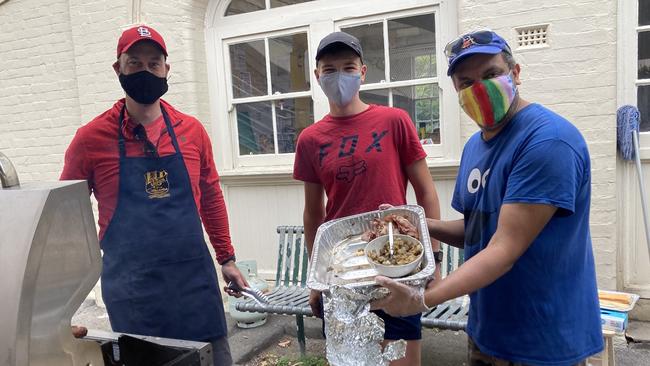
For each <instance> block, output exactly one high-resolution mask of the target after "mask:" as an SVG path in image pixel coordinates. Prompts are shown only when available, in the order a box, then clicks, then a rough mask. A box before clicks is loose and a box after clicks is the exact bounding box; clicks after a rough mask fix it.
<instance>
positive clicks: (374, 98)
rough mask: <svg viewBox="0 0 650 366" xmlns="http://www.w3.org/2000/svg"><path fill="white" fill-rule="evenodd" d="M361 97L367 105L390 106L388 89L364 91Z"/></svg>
mask: <svg viewBox="0 0 650 366" xmlns="http://www.w3.org/2000/svg"><path fill="white" fill-rule="evenodd" d="M359 96H360V97H361V100H363V101H364V102H365V103H368V104H379V105H385V106H388V89H379V90H362V91H361V92H360V93H359Z"/></svg>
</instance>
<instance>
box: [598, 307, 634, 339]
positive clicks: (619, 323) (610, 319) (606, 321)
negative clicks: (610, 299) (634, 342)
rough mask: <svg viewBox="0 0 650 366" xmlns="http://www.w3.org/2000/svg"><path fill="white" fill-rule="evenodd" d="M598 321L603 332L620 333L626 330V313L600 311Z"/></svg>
mask: <svg viewBox="0 0 650 366" xmlns="http://www.w3.org/2000/svg"><path fill="white" fill-rule="evenodd" d="M600 320H601V324H602V326H603V330H611V331H614V332H618V333H622V332H624V331H625V328H627V313H623V312H620V311H613V310H606V309H600Z"/></svg>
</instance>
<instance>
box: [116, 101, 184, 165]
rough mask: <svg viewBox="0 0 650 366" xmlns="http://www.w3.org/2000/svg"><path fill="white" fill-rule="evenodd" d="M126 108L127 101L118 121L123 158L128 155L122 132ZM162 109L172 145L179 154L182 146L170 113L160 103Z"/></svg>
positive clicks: (119, 142) (121, 155)
mask: <svg viewBox="0 0 650 366" xmlns="http://www.w3.org/2000/svg"><path fill="white" fill-rule="evenodd" d="M125 110H126V103H124V105H123V106H122V109H121V110H120V118H119V123H118V145H119V149H120V158H123V157H125V156H126V147H125V143H124V133H123V132H122V128H123V127H124V126H123V125H124V111H125ZM160 111H161V112H162V115H163V119H164V120H165V126H166V127H167V133H169V137H171V139H172V145H174V150H175V151H176V153H177V154H180V153H181V148H180V147H179V146H178V140H176V133H175V132H174V128H173V127H172V123H171V121H170V119H169V115H168V114H167V111H165V108H164V107H163V106H162V104H160Z"/></svg>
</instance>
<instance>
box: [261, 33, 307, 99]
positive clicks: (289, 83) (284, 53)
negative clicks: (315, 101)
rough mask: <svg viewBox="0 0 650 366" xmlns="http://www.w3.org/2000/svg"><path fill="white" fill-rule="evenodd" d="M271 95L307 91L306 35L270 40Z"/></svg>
mask: <svg viewBox="0 0 650 366" xmlns="http://www.w3.org/2000/svg"><path fill="white" fill-rule="evenodd" d="M269 53H270V58H271V85H272V87H273V93H276V92H280V93H288V92H296V91H304V90H309V76H308V75H309V70H310V69H309V54H308V51H307V33H300V34H294V35H290V36H284V37H278V38H270V39H269Z"/></svg>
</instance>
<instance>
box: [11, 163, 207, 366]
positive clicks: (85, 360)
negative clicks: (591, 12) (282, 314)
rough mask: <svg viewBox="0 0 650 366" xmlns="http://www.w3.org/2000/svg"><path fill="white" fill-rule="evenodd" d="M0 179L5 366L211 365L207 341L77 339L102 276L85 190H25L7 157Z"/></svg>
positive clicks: (50, 186) (29, 186) (72, 186)
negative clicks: (75, 327) (80, 312)
mask: <svg viewBox="0 0 650 366" xmlns="http://www.w3.org/2000/svg"><path fill="white" fill-rule="evenodd" d="M0 182H1V183H2V189H0V293H1V294H2V295H1V296H0V366H26V365H29V366H68V365H71V366H77V365H81V366H89V365H92V366H99V365H104V364H106V365H129V366H132V365H150V366H157V365H169V366H172V365H173V366H181V365H196V366H204V365H212V357H211V356H210V355H209V353H210V352H211V350H212V348H211V345H210V344H209V343H199V342H186V341H179V340H166V339H160V338H148V337H142V336H129V335H123V334H114V333H109V334H104V333H97V332H95V331H92V330H91V331H90V332H89V336H87V337H86V338H83V339H76V338H74V337H73V335H72V332H71V330H70V319H71V318H72V316H73V315H74V313H75V311H76V310H77V308H78V307H79V305H81V303H82V302H83V301H84V299H85V298H86V296H87V295H88V293H89V292H90V290H92V288H93V287H94V285H95V283H96V282H97V280H98V279H99V276H100V273H101V256H100V251H99V243H98V240H97V232H96V229H95V221H94V219H93V214H92V209H91V204H90V198H89V194H88V185H87V183H86V182H85V181H66V182H51V183H26V184H22V185H20V184H19V180H18V177H17V175H16V171H15V169H14V168H13V165H12V164H11V161H9V159H7V158H6V156H4V155H3V154H2V153H0ZM81 325H83V324H81Z"/></svg>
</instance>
